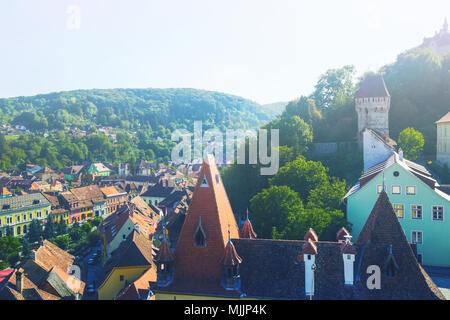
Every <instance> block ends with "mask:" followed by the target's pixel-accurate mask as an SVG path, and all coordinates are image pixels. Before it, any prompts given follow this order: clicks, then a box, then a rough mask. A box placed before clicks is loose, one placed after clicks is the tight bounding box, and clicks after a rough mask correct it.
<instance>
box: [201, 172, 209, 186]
mask: <svg viewBox="0 0 450 320" xmlns="http://www.w3.org/2000/svg"><path fill="white" fill-rule="evenodd" d="M200 187H209V184H208V179H207V178H206V175H204V176H203V179H202V183H201V184H200Z"/></svg>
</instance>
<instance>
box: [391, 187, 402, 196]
mask: <svg viewBox="0 0 450 320" xmlns="http://www.w3.org/2000/svg"><path fill="white" fill-rule="evenodd" d="M394 187H398V188H399V191H398V193H394ZM391 194H400V195H401V194H402V186H399V185H391Z"/></svg>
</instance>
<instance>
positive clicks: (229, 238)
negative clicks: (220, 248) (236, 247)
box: [228, 224, 231, 244]
mask: <svg viewBox="0 0 450 320" xmlns="http://www.w3.org/2000/svg"><path fill="white" fill-rule="evenodd" d="M228 244H231V232H230V224H228Z"/></svg>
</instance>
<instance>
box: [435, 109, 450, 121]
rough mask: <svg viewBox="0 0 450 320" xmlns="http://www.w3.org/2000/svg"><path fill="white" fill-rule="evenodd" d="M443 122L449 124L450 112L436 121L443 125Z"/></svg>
mask: <svg viewBox="0 0 450 320" xmlns="http://www.w3.org/2000/svg"><path fill="white" fill-rule="evenodd" d="M444 122H450V112H448V113H447V114H446V115H445V116H443V117H442V118H440V119H439V120H438V121H436V123H444Z"/></svg>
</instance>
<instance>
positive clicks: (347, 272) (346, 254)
mask: <svg viewBox="0 0 450 320" xmlns="http://www.w3.org/2000/svg"><path fill="white" fill-rule="evenodd" d="M351 239H352V236H351V235H346V236H345V243H344V244H343V245H342V247H341V253H342V259H343V261H344V284H345V285H346V286H352V285H353V281H354V274H353V270H354V268H353V264H354V262H355V248H354V247H353V244H352V242H351Z"/></svg>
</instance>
